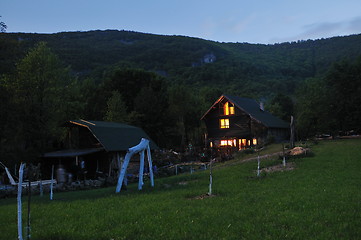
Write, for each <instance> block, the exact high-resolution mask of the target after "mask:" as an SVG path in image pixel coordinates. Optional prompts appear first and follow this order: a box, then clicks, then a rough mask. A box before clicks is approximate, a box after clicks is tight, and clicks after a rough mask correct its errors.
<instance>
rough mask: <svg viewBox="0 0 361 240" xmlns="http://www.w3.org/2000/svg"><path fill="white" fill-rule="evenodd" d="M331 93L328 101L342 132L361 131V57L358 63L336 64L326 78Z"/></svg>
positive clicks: (345, 62)
mask: <svg viewBox="0 0 361 240" xmlns="http://www.w3.org/2000/svg"><path fill="white" fill-rule="evenodd" d="M325 84H326V86H329V88H330V91H329V94H328V99H327V101H328V102H329V103H330V107H331V109H330V111H332V117H333V118H334V122H335V124H334V125H333V126H332V128H333V129H336V130H339V131H341V132H344V133H345V132H348V131H351V130H354V131H360V130H361V128H360V119H361V109H360V106H361V96H360V95H361V57H359V58H358V59H357V60H356V61H354V62H350V61H341V62H339V63H336V64H334V65H333V66H332V67H331V69H330V71H329V72H328V74H327V75H326V77H325Z"/></svg>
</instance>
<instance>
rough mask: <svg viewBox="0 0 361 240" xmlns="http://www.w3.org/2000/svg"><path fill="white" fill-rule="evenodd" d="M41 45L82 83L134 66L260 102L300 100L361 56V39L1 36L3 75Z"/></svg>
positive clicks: (111, 33)
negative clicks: (308, 88) (300, 90)
mask: <svg viewBox="0 0 361 240" xmlns="http://www.w3.org/2000/svg"><path fill="white" fill-rule="evenodd" d="M39 41H45V42H47V43H48V46H49V47H50V48H51V49H52V50H53V51H54V53H55V54H57V55H58V56H59V58H60V60H61V61H62V62H63V63H64V64H65V65H69V66H70V67H71V69H72V71H73V72H74V74H76V75H77V76H79V77H80V78H86V77H89V76H91V77H93V78H97V79H98V80H99V81H101V76H103V74H104V72H105V71H107V69H109V68H112V67H114V66H128V67H134V68H142V69H145V70H149V71H154V72H156V73H158V74H160V75H163V76H166V78H167V79H168V80H169V81H170V82H182V83H186V84H188V85H192V86H196V87H197V86H204V85H207V86H216V87H218V88H220V89H221V90H222V91H224V92H230V93H234V94H239V95H252V96H257V97H267V96H269V95H270V94H274V93H277V92H282V93H286V94H290V95H292V94H293V93H294V91H295V87H296V86H297V85H298V84H299V83H300V82H302V81H303V80H304V79H305V78H308V77H314V76H317V75H322V74H324V73H325V72H326V71H327V70H328V68H329V67H330V66H331V65H332V64H333V63H334V62H336V61H340V60H342V59H351V60H352V59H354V58H355V57H357V56H360V55H361V35H352V36H346V37H334V38H330V39H321V40H315V41H313V40H309V41H301V42H293V43H282V44H275V45H263V44H248V43H219V42H213V41H207V40H202V39H197V38H191V37H183V36H162V35H154V34H145V33H138V32H129V31H115V30H106V31H90V32H64V33H56V34H31V33H1V34H0V74H4V73H9V72H11V71H13V70H14V69H15V64H16V63H17V62H18V61H19V59H21V58H23V57H24V55H25V54H26V52H27V51H28V50H29V49H30V48H31V47H33V46H34V45H35V44H36V43H37V42H39Z"/></svg>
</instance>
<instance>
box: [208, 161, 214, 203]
mask: <svg viewBox="0 0 361 240" xmlns="http://www.w3.org/2000/svg"><path fill="white" fill-rule="evenodd" d="M212 183H213V178H212V159H211V161H210V162H209V191H208V195H209V196H211V195H212Z"/></svg>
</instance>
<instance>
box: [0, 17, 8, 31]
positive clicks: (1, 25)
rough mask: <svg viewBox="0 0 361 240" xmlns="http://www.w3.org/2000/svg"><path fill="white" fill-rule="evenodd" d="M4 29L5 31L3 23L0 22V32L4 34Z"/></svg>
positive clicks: (5, 27)
mask: <svg viewBox="0 0 361 240" xmlns="http://www.w3.org/2000/svg"><path fill="white" fill-rule="evenodd" d="M0 17H1V16H0ZM6 29H7V26H6V24H5V23H4V22H0V32H6Z"/></svg>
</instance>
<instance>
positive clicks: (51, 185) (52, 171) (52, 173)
mask: <svg viewBox="0 0 361 240" xmlns="http://www.w3.org/2000/svg"><path fill="white" fill-rule="evenodd" d="M53 184H54V165H52V166H51V183H50V200H53Z"/></svg>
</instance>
